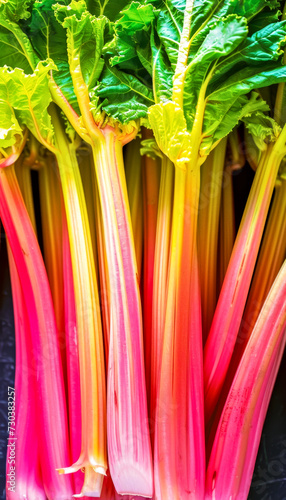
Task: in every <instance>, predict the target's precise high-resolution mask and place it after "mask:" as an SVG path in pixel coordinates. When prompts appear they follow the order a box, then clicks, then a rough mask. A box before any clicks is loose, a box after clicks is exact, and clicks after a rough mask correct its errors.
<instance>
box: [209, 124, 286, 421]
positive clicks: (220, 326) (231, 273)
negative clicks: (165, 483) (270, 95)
mask: <svg viewBox="0 0 286 500" xmlns="http://www.w3.org/2000/svg"><path fill="white" fill-rule="evenodd" d="M285 136H286V127H284V129H283V130H282V132H281V134H280V136H279V138H278V139H277V141H276V143H275V144H274V145H273V144H270V145H269V146H268V147H267V149H266V151H265V152H264V153H263V154H262V157H261V160H260V163H259V166H258V169H257V171H256V175H255V178H254V181H253V184H252V187H251V191H250V194H249V197H248V201H247V204H246V207H245V210H244V214H243V218H242V221H241V224H240V228H239V231H238V235H237V237H236V241H235V245H234V248H233V252H232V255H231V260H230V263H229V266H228V269H227V273H226V276H225V279H224V282H223V286H222V289H221V293H220V296H219V300H218V304H217V307H216V311H215V314H214V318H213V322H212V326H211V330H210V333H209V336H208V339H207V342H206V345H205V350H204V379H205V416H206V421H208V420H209V419H210V418H211V416H212V413H213V410H214V408H215V406H216V404H217V401H218V398H219V395H220V393H221V389H222V386H223V383H224V380H225V377H226V373H227V370H228V367H229V363H230V359H231V356H232V353H233V349H234V345H235V342H236V337H237V333H238V330H239V325H240V321H241V318H242V314H243V310H244V306H245V303H246V299H247V294H248V290H249V286H250V281H251V277H252V274H253V270H254V266H255V262H256V258H257V254H258V250H259V246H260V242H261V238H262V233H263V229H264V225H265V221H266V217H267V213H268V209H269V204H270V200H271V196H272V192H273V189H274V185H275V180H276V176H277V173H278V168H279V165H280V162H281V159H282V158H283V156H284V154H285Z"/></svg>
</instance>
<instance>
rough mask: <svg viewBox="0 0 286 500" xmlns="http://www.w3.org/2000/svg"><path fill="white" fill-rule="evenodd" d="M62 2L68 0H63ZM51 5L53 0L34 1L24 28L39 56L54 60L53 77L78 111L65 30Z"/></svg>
mask: <svg viewBox="0 0 286 500" xmlns="http://www.w3.org/2000/svg"><path fill="white" fill-rule="evenodd" d="M63 3H65V4H66V5H67V4H68V3H69V2H68V0H66V2H64V0H63V1H62V4H63ZM53 5H54V0H37V1H35V3H34V5H33V10H32V13H31V19H30V22H29V24H28V26H27V28H26V29H27V32H28V35H29V37H30V39H31V42H32V44H33V47H34V50H35V51H36V53H37V54H38V55H39V57H40V58H41V59H46V58H47V57H50V58H51V59H52V60H53V61H54V62H55V64H56V66H57V68H58V71H55V72H53V77H54V79H55V81H56V83H57V85H58V86H59V87H60V89H61V91H62V92H63V94H64V96H65V98H66V99H67V100H68V102H69V104H70V105H71V106H72V107H73V109H74V110H75V111H76V112H77V113H79V107H78V103H77V98H76V96H75V93H74V90H73V84H72V78H71V74H70V69H69V64H68V55H67V41H66V31H65V30H64V28H63V27H62V26H61V24H60V23H59V22H58V21H57V19H56V18H55V15H54V11H53Z"/></svg>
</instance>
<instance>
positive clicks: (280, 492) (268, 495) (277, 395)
mask: <svg viewBox="0 0 286 500" xmlns="http://www.w3.org/2000/svg"><path fill="white" fill-rule="evenodd" d="M252 178H253V172H252V171H251V169H250V168H249V167H245V168H243V169H242V170H241V171H238V172H235V173H234V175H233V185H234V195H235V208H236V221H237V224H238V223H239V220H240V217H241V214H242V210H243V207H244V204H245V201H246V198H247V194H248V190H249V187H250V184H251V181H252ZM34 184H35V185H36V178H34ZM14 359H15V340H14V321H13V305H12V298H11V287H10V280H9V270H8V261H7V253H6V245H5V238H4V235H3V232H2V234H1V250H0V380H1V385H0V499H1V500H4V499H5V460H6V449H7V413H8V409H7V387H8V386H12V387H13V386H14V370H15V361H14ZM221 500H228V499H221ZM248 500H286V354H284V357H283V359H282V363H281V367H280V371H279V373H278V377H277V381H276V384H275V388H274V392H273V395H272V399H271V402H270V406H269V410H268V413H267V417H266V421H265V425H264V428H263V433H262V438H261V443H260V448H259V452H258V456H257V461H256V466H255V471H254V476H253V481H252V486H251V489H250V493H249V497H248Z"/></svg>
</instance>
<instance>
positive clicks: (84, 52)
mask: <svg viewBox="0 0 286 500" xmlns="http://www.w3.org/2000/svg"><path fill="white" fill-rule="evenodd" d="M54 9H55V15H56V18H57V20H58V21H59V22H60V23H61V24H62V26H63V27H64V28H66V30H67V49H68V57H69V65H70V69H71V71H73V70H75V71H76V70H78V65H80V70H81V73H82V76H83V79H84V81H85V83H86V85H87V86H88V88H89V89H92V88H93V87H94V86H95V85H96V83H97V80H98V78H99V76H100V73H101V71H102V69H103V65H104V61H103V59H102V57H101V55H102V48H103V45H104V29H105V26H106V23H107V19H106V18H105V17H100V18H96V17H95V16H92V15H91V14H90V13H89V12H88V11H87V10H86V4H85V2H84V1H83V0H79V1H76V0H72V2H71V3H70V4H69V5H68V7H66V6H65V5H60V4H56V5H55V6H54Z"/></svg>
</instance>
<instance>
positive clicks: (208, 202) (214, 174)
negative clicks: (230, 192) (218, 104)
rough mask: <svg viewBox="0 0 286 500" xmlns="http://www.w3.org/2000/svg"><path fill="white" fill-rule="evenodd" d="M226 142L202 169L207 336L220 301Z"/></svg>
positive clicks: (202, 277)
mask: <svg viewBox="0 0 286 500" xmlns="http://www.w3.org/2000/svg"><path fill="white" fill-rule="evenodd" d="M226 142H227V141H226V138H224V139H222V141H221V142H220V143H219V144H218V146H217V147H216V148H215V149H214V151H213V152H212V153H211V154H210V156H209V157H208V159H207V160H206V162H205V163H204V165H203V166H202V168H201V194H200V204H199V219H198V255H199V269H200V286H201V297H202V325H203V338H204V339H206V338H207V335H208V332H209V329H210V325H211V322H212V317H213V314H214V311H215V306H216V301H217V289H218V284H217V261H218V228H219V213H220V206H221V192H222V183H223V170H224V164H225V152H226ZM228 210H229V208H228Z"/></svg>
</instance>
